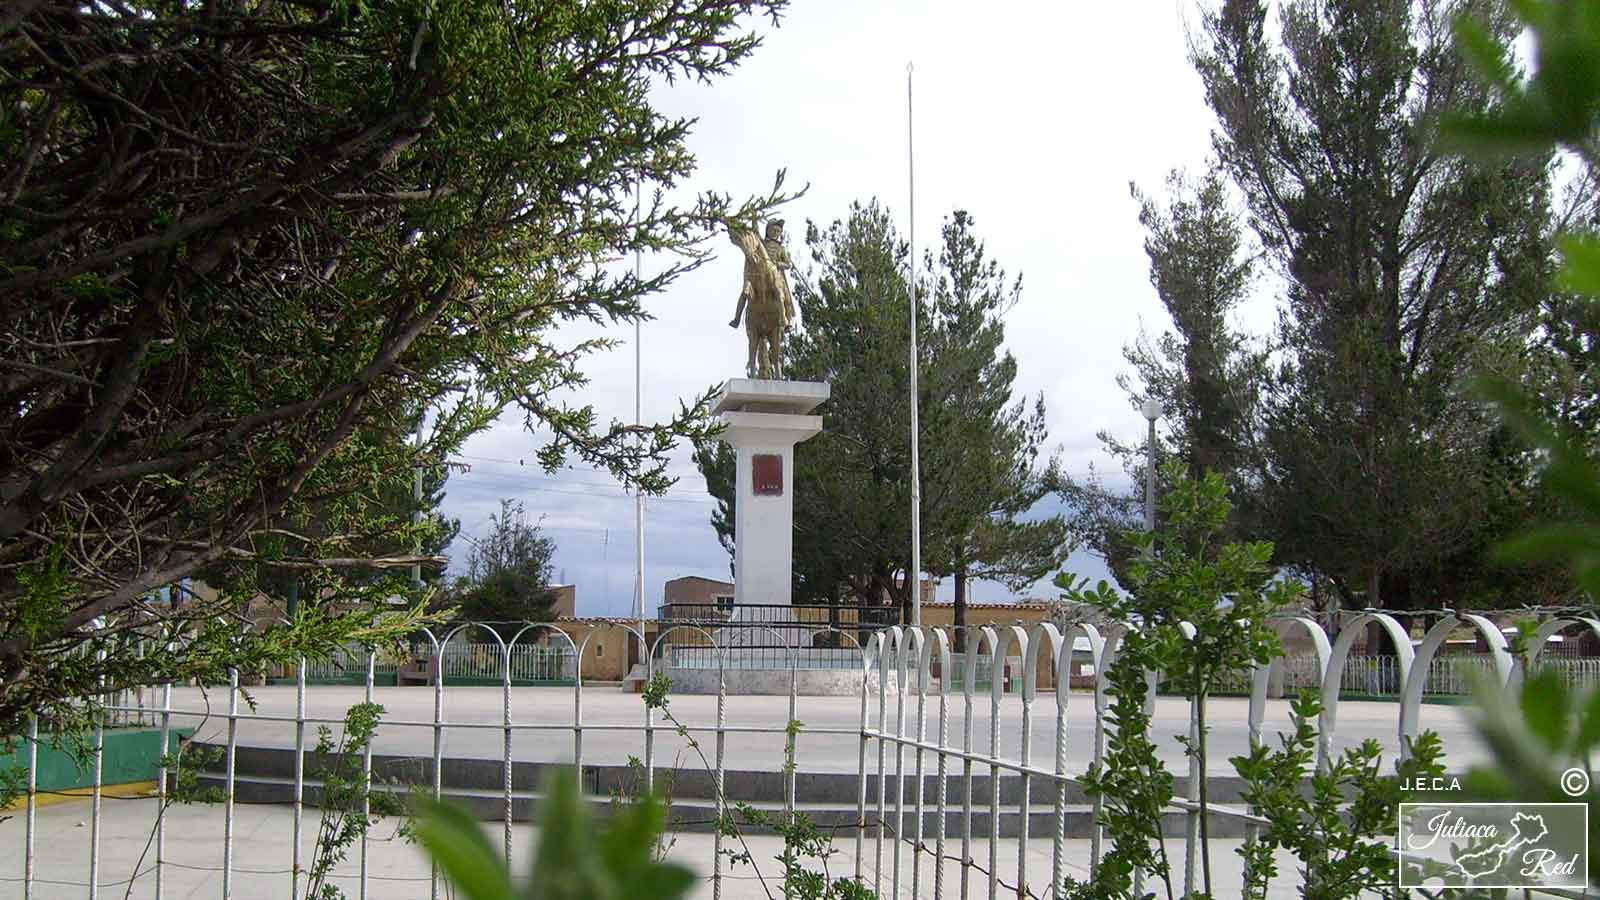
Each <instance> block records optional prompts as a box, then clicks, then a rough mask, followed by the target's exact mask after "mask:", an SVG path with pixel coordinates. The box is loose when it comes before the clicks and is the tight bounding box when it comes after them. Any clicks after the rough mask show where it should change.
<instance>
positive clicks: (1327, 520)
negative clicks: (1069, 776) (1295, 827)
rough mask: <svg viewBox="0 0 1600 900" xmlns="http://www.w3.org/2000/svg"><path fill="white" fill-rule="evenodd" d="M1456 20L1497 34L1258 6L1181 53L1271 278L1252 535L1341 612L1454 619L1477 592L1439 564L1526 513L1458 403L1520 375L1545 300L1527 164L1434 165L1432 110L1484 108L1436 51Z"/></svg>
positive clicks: (1448, 10)
mask: <svg viewBox="0 0 1600 900" xmlns="http://www.w3.org/2000/svg"><path fill="white" fill-rule="evenodd" d="M1462 10H1466V11H1469V12H1472V13H1473V14H1475V15H1477V16H1478V17H1479V18H1480V19H1481V20H1482V21H1483V22H1485V23H1486V24H1487V26H1488V27H1489V29H1490V30H1491V31H1492V32H1493V33H1494V34H1496V35H1497V36H1500V37H1508V36H1509V35H1510V29H1511V25H1510V23H1509V21H1507V19H1506V17H1505V15H1504V12H1503V11H1501V10H1499V8H1498V6H1497V5H1494V4H1487V3H1477V2H1445V0H1428V2H1421V3H1393V2H1377V0H1295V2H1289V3H1286V4H1284V5H1283V6H1282V27H1281V29H1280V30H1279V33H1277V34H1275V33H1274V32H1273V31H1272V30H1271V29H1269V28H1268V27H1267V13H1268V4H1266V3H1264V2H1261V0H1227V2H1224V3H1223V4H1222V5H1221V7H1220V8H1219V9H1217V10H1215V11H1212V12H1208V13H1206V14H1205V15H1204V17H1203V20H1202V25H1203V29H1202V30H1203V34H1202V35H1201V37H1200V38H1199V39H1198V41H1197V45H1196V48H1195V50H1194V62H1195V65H1196V68H1197V69H1198V70H1199V72H1200V75H1201V77H1202V80H1203V81H1204V84H1205V88H1206V94H1207V99H1208V102H1209V103H1210V105H1211V107H1212V109H1214V110H1215V111H1216V113H1217V116H1218V120H1219V123H1220V127H1219V130H1218V131H1217V132H1216V134H1215V136H1214V145H1215V148H1216V151H1217V153H1218V155H1219V157H1220V159H1221V162H1222V165H1223V167H1224V168H1225V170H1226V171H1227V173H1228V175H1229V176H1230V177H1231V179H1232V181H1233V183H1234V184H1235V185H1236V186H1237V187H1238V189H1239V190H1240V191H1241V193H1242V194H1243V196H1244V198H1245V202H1246V205H1247V207H1248V209H1249V211H1250V216H1251V224H1252V226H1253V228H1254V230H1255V232H1256V235H1257V237H1258V238H1259V240H1260V241H1261V244H1262V246H1263V248H1264V251H1265V254H1266V256H1267V259H1268V261H1269V265H1270V266H1271V268H1272V269H1273V270H1274V272H1275V273H1276V274H1278V275H1280V276H1281V277H1282V278H1283V280H1284V289H1283V309H1282V313H1281V317H1280V322H1279V326H1278V329H1277V333H1276V342H1277V344H1278V351H1279V360H1280V364H1279V366H1278V369H1277V371H1276V372H1275V373H1274V377H1273V378H1272V379H1271V380H1270V382H1269V384H1268V391H1267V394H1266V396H1265V398H1264V408H1263V420H1262V440H1263V450H1264V454H1265V459H1266V461H1267V462H1266V466H1265V468H1264V469H1263V472H1262V477H1261V479H1260V485H1259V487H1260V496H1261V498H1262V500H1263V503H1264V505H1265V507H1266V517H1267V522H1266V527H1267V528H1269V529H1270V532H1271V537H1272V538H1273V539H1274V540H1275V542H1276V544H1277V549H1278V552H1279V554H1280V556H1281V557H1282V558H1283V559H1284V560H1286V561H1288V562H1291V563H1294V564H1297V565H1298V566H1300V567H1302V568H1304V569H1307V570H1309V571H1314V572H1318V573H1321V574H1323V575H1325V576H1327V577H1328V579H1329V580H1330V581H1331V583H1332V584H1333V585H1334V587H1335V588H1336V590H1337V591H1338V593H1339V594H1340V596H1341V597H1342V599H1343V600H1344V601H1345V602H1347V603H1350V602H1355V603H1359V604H1361V605H1367V606H1385V607H1390V608H1405V607H1407V606H1410V605H1416V604H1422V605H1428V606H1438V605H1441V604H1443V605H1458V604H1462V603H1468V604H1470V603H1471V602H1472V601H1473V599H1474V597H1473V595H1474V594H1476V593H1477V592H1478V591H1479V590H1480V588H1481V585H1476V584H1474V583H1472V582H1471V581H1470V580H1468V581H1465V582H1464V581H1463V580H1462V579H1461V578H1460V576H1461V575H1462V574H1463V571H1464V570H1462V569H1461V568H1459V567H1458V566H1455V565H1453V564H1452V563H1451V561H1452V560H1468V559H1480V558H1481V557H1482V556H1483V551H1484V549H1485V548H1486V547H1487V546H1489V545H1490V544H1491V543H1493V541H1494V540H1495V539H1496V538H1497V537H1498V536H1499V535H1501V534H1504V533H1506V529H1507V528H1508V527H1510V525H1511V523H1514V522H1516V521H1518V520H1520V519H1522V518H1524V517H1525V516H1526V502H1525V499H1524V497H1523V495H1524V493H1525V491H1524V490H1523V487H1524V485H1525V484H1526V481H1527V474H1526V468H1525V463H1524V461H1523V460H1522V459H1521V456H1520V453H1519V451H1518V450H1517V449H1516V447H1515V446H1514V444H1513V443H1512V442H1510V441H1509V440H1507V438H1506V435H1505V433H1504V431H1503V429H1502V428H1501V427H1500V426H1499V425H1498V423H1497V422H1496V421H1495V420H1493V419H1492V418H1491V417H1490V416H1489V415H1488V414H1487V413H1486V411H1485V410H1484V409H1483V407H1482V404H1481V403H1479V402H1478V401H1477V400H1476V399H1475V398H1473V397H1472V396H1470V395H1469V394H1468V393H1467V392H1466V391H1464V390H1463V389H1462V382H1463V380H1464V379H1465V377H1466V376H1468V375H1469V374H1471V373H1493V372H1499V373H1508V372H1514V371H1517V370H1519V369H1520V367H1521V366H1522V365H1523V362H1522V358H1523V350H1524V347H1525V345H1526V344H1527V342H1528V340H1529V336H1530V335H1531V334H1532V333H1533V331H1534V328H1535V326H1536V319H1537V315H1536V314H1537V310H1538V308H1539V304H1540V302H1541V299H1542V298H1543V297H1544V296H1545V295H1546V293H1547V291H1548V285H1547V284H1546V279H1545V273H1546V272H1547V270H1548V254H1549V246H1548V241H1547V240H1546V234H1545V229H1546V226H1547V223H1548V198H1547V196H1546V194H1547V188H1546V185H1547V172H1546V160H1545V159H1543V158H1540V159H1533V160H1518V161H1511V162H1487V163H1485V162H1477V161H1465V160H1460V159H1456V158H1453V157H1450V156H1446V155H1444V154H1441V153H1440V152H1438V150H1437V149H1436V147H1435V144H1436V136H1435V127H1436V121H1437V118H1438V115H1439V114H1440V113H1441V112H1443V111H1444V110H1448V109H1454V110H1469V111H1470V110H1478V109H1483V108H1484V107H1485V104H1486V103H1487V99H1486V97H1485V95H1484V92H1483V90H1482V88H1481V87H1480V86H1479V85H1478V83H1477V82H1476V81H1475V80H1474V79H1473V78H1471V77H1470V76H1469V74H1468V73H1467V71H1466V70H1465V67H1464V64H1463V63H1462V62H1461V61H1460V59H1459V58H1458V57H1457V55H1456V54H1455V52H1454V50H1453V48H1452V46H1451V39H1450V31H1449V18H1450V17H1451V16H1452V15H1453V14H1455V13H1456V12H1457V11H1462ZM1499 599H1501V600H1504V599H1509V598H1499Z"/></svg>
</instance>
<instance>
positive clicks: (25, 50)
mask: <svg viewBox="0 0 1600 900" xmlns="http://www.w3.org/2000/svg"><path fill="white" fill-rule="evenodd" d="M783 5H784V4H783V3H782V0H772V2H767V0H695V2H690V3H685V4H669V5H660V4H645V5H638V4H633V5H629V4H610V3H607V4H581V5H578V6H574V7H570V8H563V10H562V11H561V13H560V14H559V15H556V14H550V11H549V10H547V9H546V8H544V7H542V6H539V5H532V4H506V3H502V2H499V0H461V2H449V3H438V2H433V0H400V2H394V3H381V4H371V3H345V2H321V0H312V2H307V3H289V4H283V3H267V4H244V5H239V4H222V5H217V4H186V3H151V2H132V3H126V4H113V5H109V6H107V5H101V6H95V5H87V6H86V5H84V4H81V3H73V2H67V0H47V2H42V3H29V4H26V5H24V6H21V7H18V9H17V10H16V13H15V15H12V14H11V10H9V9H8V11H7V15H6V17H5V21H4V23H3V25H0V28H3V29H4V31H5V41H4V43H3V45H0V107H3V108H4V109H5V110H6V113H5V116H4V117H3V118H0V308H3V309H4V310H5V312H6V327H5V329H4V332H3V334H0V359H3V360H4V361H5V363H6V365H5V366H4V367H3V369H0V485H3V488H0V731H3V732H6V733H15V732H17V731H19V730H20V729H21V728H22V726H23V720H24V717H25V715H26V714H27V713H29V712H38V713H40V714H41V715H49V716H53V717H57V718H67V717H71V716H73V715H76V714H78V711H79V710H81V709H83V707H75V706H73V705H72V704H70V703H67V702H66V698H70V697H83V696H88V695H91V694H93V693H95V692H96V690H98V689H105V690H115V689H119V688H122V687H125V686H128V685H131V684H135V683H141V682H149V681H159V680H164V679H178V680H187V679H191V678H202V679H213V678H214V677H215V676H216V675H217V674H218V671H219V670H218V666H219V665H221V666H222V669H223V670H225V668H226V665H222V664H225V663H226V664H232V665H236V666H237V667H238V668H240V669H242V670H244V669H249V668H254V667H255V665H256V663H258V662H260V661H261V660H263V659H265V660H272V661H278V662H292V661H293V660H294V657H295V655H296V654H297V653H298V652H301V651H305V652H308V653H310V654H312V655H322V654H326V653H328V652H331V651H332V650H333V649H334V648H337V647H339V646H341V645H343V644H345V643H347V642H348V641H350V640H352V639H362V638H369V637H372V636H373V635H374V634H375V631H374V628H375V627H376V628H377V629H378V630H380V631H385V632H387V633H389V634H402V633H405V632H407V631H410V630H411V628H412V627H414V625H415V624H416V623H415V622H414V621H400V622H397V623H389V625H387V626H375V625H374V621H373V620H374V618H375V617H374V615H373V614H372V613H370V612H367V613H363V614H358V615H351V616H346V617H334V616H329V615H327V614H326V611H323V610H317V611H316V614H315V615H313V616H312V617H311V618H308V619H306V620H305V621H303V622H297V623H296V624H294V625H293V626H291V627H289V628H287V629H282V630H283V631H285V632H286V633H285V634H283V635H270V634H257V633H252V634H250V635H248V636H246V637H245V638H244V639H243V640H240V641H237V642H235V643H234V644H233V645H231V646H229V645H226V644H224V643H223V642H222V641H221V640H220V637H221V635H217V634H204V635H203V636H202V637H201V639H200V641H199V643H198V644H197V645H194V646H195V648H196V649H195V652H190V651H188V650H187V649H184V650H179V651H177V652H168V653H159V654H150V655H149V656H148V657H147V658H146V660H145V661H144V662H135V661H134V659H133V651H132V649H131V648H132V647H134V646H135V645H136V642H133V641H121V640H120V639H119V638H118V637H115V636H114V635H124V636H125V635H126V634H127V631H126V627H128V626H131V624H132V623H131V621H130V619H131V618H132V617H134V616H136V615H137V616H142V617H146V618H152V619H159V620H161V622H163V623H166V624H164V625H155V626H152V627H151V631H152V632H153V636H154V638H155V640H156V646H158V647H165V646H166V642H167V640H168V638H169V637H172V636H175V635H178V634H182V633H184V632H186V631H189V630H200V631H202V632H204V631H205V630H206V629H208V628H210V627H211V626H210V625H209V624H208V623H212V622H220V621H224V620H226V621H229V622H230V623H236V622H237V621H238V617H239V616H240V615H241V614H242V613H243V612H244V610H245V608H246V606H247V604H249V603H250V602H251V601H253V600H254V599H255V598H256V597H257V594H258V589H265V590H267V591H268V592H269V593H271V594H272V595H274V599H275V600H277V601H278V602H279V604H280V607H279V610H278V611H280V612H281V611H282V606H281V604H282V600H283V598H282V596H281V594H282V589H283V587H284V586H285V585H286V584H288V583H291V582H294V581H298V583H299V594H300V596H301V598H302V599H303V600H306V599H307V598H311V599H314V600H315V601H316V602H303V603H301V604H300V607H301V610H302V611H304V610H306V609H307V608H309V607H320V606H321V605H322V602H323V601H324V600H326V599H336V600H337V602H338V603H339V604H340V606H341V608H351V607H355V608H361V607H363V606H366V605H368V604H372V603H375V602H381V601H383V600H385V599H387V598H388V597H391V596H396V595H398V596H401V597H406V598H409V599H410V600H412V601H413V602H420V601H421V599H422V598H420V597H418V596H416V595H415V594H414V592H412V591H411V589H410V578H409V575H410V572H409V569H410V567H411V565H412V564H413V563H418V562H420V563H422V564H425V565H431V566H434V567H437V566H438V565H439V564H441V563H442V562H443V560H442V559H439V558H437V557H433V556H431V555H429V554H428V552H427V551H428V550H429V549H430V548H431V547H435V546H438V544H439V542H440V541H442V540H443V539H444V538H445V536H446V534H447V532H448V530H449V529H448V525H447V523H444V522H441V521H439V520H437V519H435V518H432V517H427V518H424V520H423V521H422V522H421V523H420V526H414V525H413V524H412V521H411V513H412V509H411V508H410V505H409V503H408V502H403V500H404V498H406V497H408V496H409V494H410V490H411V478H412V472H413V468H414V467H415V466H418V465H421V466H423V467H425V468H426V469H428V471H429V472H430V473H434V475H435V476H437V475H438V474H440V473H441V467H442V466H443V465H444V464H445V461H446V460H447V459H449V458H450V456H451V454H453V453H454V452H455V451H456V450H457V449H459V447H460V446H461V444H462V442H463V441H464V440H465V439H466V438H467V437H468V436H469V435H471V434H473V433H475V432H478V431H481V430H482V429H484V428H486V427H488V426H489V424H490V423H491V422H493V421H494V420H495V419H496V418H497V417H498V416H500V414H501V413H502V412H505V411H508V410H514V411H515V414H517V415H520V416H521V417H522V418H523V420H524V421H525V423H526V425H527V426H528V428H529V430H530V431H536V432H538V433H540V434H541V435H544V436H547V437H548V440H547V442H546V443H545V444H544V445H543V446H542V447H541V448H540V451H539V454H538V458H539V461H540V463H541V464H542V465H543V466H545V467H555V466H558V465H560V464H561V463H562V461H563V460H564V459H567V458H569V457H573V456H576V457H579V458H581V459H583V460H585V461H587V462H588V463H590V464H593V465H596V466H599V467H601V468H604V469H606V470H607V471H609V472H611V473H613V474H614V475H616V476H617V477H618V478H619V479H621V480H623V481H625V482H628V483H634V484H637V485H638V486H640V487H641V488H642V489H644V490H647V491H654V490H660V489H663V488H664V487H665V485H666V483H667V479H666V477H665V474H664V471H665V470H664V466H665V464H666V455H667V454H668V452H669V451H670V450H671V449H672V447H673V446H674V444H675V441H676V440H677V438H678V437H680V436H682V435H685V434H692V433H699V432H703V430H704V427H705V421H704V415H703V413H704V406H703V403H701V402H698V401H696V402H691V403H690V404H688V406H687V407H686V408H685V409H683V410H681V412H680V414H679V415H677V416H674V417H673V420H672V421H671V422H669V423H666V424H665V425H663V426H659V427H656V426H649V425H645V426H634V425H628V424H624V423H621V422H603V421H600V420H599V419H598V417H597V416H596V413H595V411H594V409H593V408H592V407H590V406H585V405H577V406H572V405H568V404H566V403H564V402H563V401H562V400H561V399H559V398H561V397H568V396H574V395H575V394H581V392H573V391H572V390H571V389H573V388H580V387H581V386H582V385H583V383H584V375H583V371H582V363H583V360H584V357H585V355H586V354H588V353H589V352H592V351H594V350H597V349H604V348H605V347H607V346H610V344H611V341H610V340H609V339H606V338H600V339H596V340H590V341H583V342H580V343H577V344H575V345H569V344H565V343H563V342H561V341H560V340H559V339H558V338H557V337H556V336H555V335H556V330H557V329H558V327H559V326H560V325H561V324H562V323H564V322H571V321H574V320H582V321H587V322H592V323H596V324H603V323H617V322H630V321H633V320H636V319H638V318H641V317H643V316H644V313H643V309H642V306H641V298H643V297H644V296H646V295H648V294H650V293H652V292H655V291H658V290H660V289H661V288H663V287H664V286H666V285H667V284H669V283H671V282H672V281H673V280H674V279H675V278H676V277H677V276H678V275H680V274H682V273H683V272H684V271H685V270H686V269H687V268H689V267H692V266H693V265H695V264H696V263H697V259H698V254H699V247H700V244H701V241H703V240H704V239H705V238H706V237H708V236H710V235H711V234H713V233H715V231H716V230H717V223H719V222H721V221H722V220H723V218H724V217H726V216H727V215H730V214H738V215H746V216H748V215H751V214H754V213H757V212H759V211H761V210H764V209H766V208H767V207H770V206H771V205H772V204H773V203H774V202H776V201H777V200H779V199H781V197H780V193H781V192H780V189H779V188H776V187H775V188H774V191H773V194H772V195H770V196H768V197H765V198H763V199H761V200H759V201H754V202H751V203H747V204H734V203H732V202H731V201H730V199H729V198H727V197H723V196H710V195H708V196H705V197H703V198H700V199H699V200H697V201H696V202H694V203H693V205H692V206H689V207H687V208H676V207H670V206H667V205H666V204H665V203H664V202H660V201H657V200H652V202H651V203H648V204H646V206H645V209H644V210H643V212H642V213H641V214H639V215H637V216H636V215H635V213H634V210H633V206H634V204H633V197H634V195H635V192H636V189H638V188H640V187H641V186H642V188H643V194H644V196H645V197H646V199H651V197H652V190H656V193H655V195H654V196H655V197H657V198H659V197H661V196H663V195H664V194H665V193H667V192H669V191H671V190H672V189H673V188H675V187H676V186H678V185H680V184H681V183H682V182H683V180H684V179H686V178H687V177H688V176H689V174H690V173H691V171H692V170H693V159H692V157H691V156H690V154H689V153H688V151H687V149H686V147H685V138H686V135H687V134H688V131H689V128H690V122H688V121H686V120H681V119H673V118H669V117H667V116H665V115H663V114H661V113H660V112H658V111H657V110H655V109H654V108H653V107H652V106H651V103H650V97H649V91H650V85H651V83H652V81H656V80H662V79H665V80H671V79H675V78H692V79H706V80H710V79H714V78H716V77H718V76H720V75H723V74H725V73H727V72H728V71H730V70H731V69H732V68H733V67H735V66H737V65H738V64H739V63H741V62H742V61H743V60H744V59H746V58H747V57H748V55H749V54H750V53H751V52H753V51H754V50H755V48H756V47H757V45H758V43H759V40H758V38H757V36H756V35H755V34H754V33H751V32H750V31H749V30H748V28H749V27H750V26H752V25H756V24H760V21H761V19H762V18H766V17H769V18H770V19H772V20H775V19H776V17H777V15H778V14H779V13H780V12H781V10H782V8H783ZM641 183H642V184H641ZM635 251H666V252H667V253H669V254H671V253H675V252H678V253H681V254H682V255H680V256H678V257H676V258H677V259H678V263H677V264H675V265H672V266H669V267H668V268H667V269H666V270H665V271H663V272H661V273H660V274H659V275H656V276H653V277H650V278H647V279H643V280H640V279H637V278H635V277H634V276H633V275H632V274H631V273H625V272H620V271H616V270H614V269H612V268H610V267H608V266H607V265H606V263H607V262H608V261H610V260H613V259H615V258H617V257H619V256H626V255H629V254H631V253H633V252H635ZM424 411H426V413H427V419H428V425H427V428H426V432H425V434H424V436H423V441H422V443H421V445H420V447H419V446H418V445H416V444H415V443H414V439H413V436H412V435H413V432H414V431H415V428H416V425H417V422H418V420H419V418H420V417H421V416H422V415H423V412H424ZM419 538H420V539H421V543H422V545H423V548H424V552H423V554H421V555H420V556H421V558H420V559H419V558H417V556H416V555H414V554H413V552H412V548H413V546H414V543H415V542H416V541H417V540H418V539H419ZM24 573H26V575H25V574H24ZM191 578H194V579H203V580H204V581H205V582H207V583H208V584H210V585H211V586H212V587H215V588H217V589H218V590H219V591H220V594H219V595H217V596H213V595H212V594H210V593H209V592H200V591H196V592H194V593H192V594H182V595H181V596H180V597H179V602H178V603H176V604H171V603H168V602H167V598H166V597H165V596H162V597H161V599H160V600H158V601H157V602H155V603H149V602H147V601H149V600H151V599H152V598H154V597H155V595H156V594H157V593H158V592H165V591H167V590H169V589H171V588H173V587H174V586H175V585H180V584H182V583H183V580H184V579H191ZM191 586H192V585H191ZM180 594H181V591H180ZM380 605H381V603H380ZM97 620H105V621H106V624H107V625H108V626H111V632H110V634H107V635H102V636H100V637H94V636H93V635H94V633H95V631H96V626H95V625H94V624H93V623H95V622H96V621H97ZM169 626H170V627H169ZM229 627H230V628H233V629H234V630H235V632H236V631H237V627H236V624H230V625H229ZM234 637H238V635H237V634H235V635H234ZM86 643H94V646H85V644H86ZM183 646H188V645H183ZM252 648H254V649H252ZM79 650H83V651H87V652H86V653H84V655H82V656H81V659H82V660H86V662H81V663H80V662H72V663H69V662H68V660H78V659H80V657H79V656H78V655H76V654H75V651H79ZM101 651H107V652H108V655H106V656H104V657H101V656H100V655H99V654H100V652H101ZM202 657H203V660H202ZM102 659H103V662H102V661H100V660H102Z"/></svg>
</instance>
